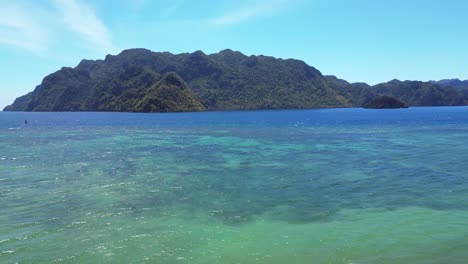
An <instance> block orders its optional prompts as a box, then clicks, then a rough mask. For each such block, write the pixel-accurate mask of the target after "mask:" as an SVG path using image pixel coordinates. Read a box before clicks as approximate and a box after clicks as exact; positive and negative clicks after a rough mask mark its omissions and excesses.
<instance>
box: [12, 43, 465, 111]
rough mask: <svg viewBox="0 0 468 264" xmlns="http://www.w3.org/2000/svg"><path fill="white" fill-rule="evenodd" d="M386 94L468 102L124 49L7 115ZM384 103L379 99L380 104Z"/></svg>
mask: <svg viewBox="0 0 468 264" xmlns="http://www.w3.org/2000/svg"><path fill="white" fill-rule="evenodd" d="M383 95H386V96H390V97H391V98H394V99H396V100H398V101H401V103H403V104H404V105H405V106H459V105H467V104H468V81H460V80H457V79H454V80H442V81H431V82H420V81H399V80H393V81H390V82H387V83H382V84H378V85H375V86H370V85H368V84H366V83H349V82H347V81H345V80H342V79H339V78H337V77H335V76H326V75H322V73H321V72H320V71H319V70H317V69H315V68H314V67H311V66H309V65H307V64H306V63H305V62H303V61H300V60H295V59H286V60H285V59H277V58H273V57H268V56H262V55H260V56H253V55H252V56H246V55H244V54H242V53H240V52H237V51H232V50H229V49H227V50H223V51H221V52H219V53H216V54H211V55H206V54H205V53H203V52H202V51H197V52H194V53H184V54H177V55H174V54H171V53H168V52H163V53H160V52H152V51H149V50H146V49H130V50H125V51H123V52H122V53H120V54H119V55H116V56H112V55H108V56H106V58H105V59H104V60H96V61H92V60H83V61H81V62H80V63H79V65H78V66H76V67H75V68H68V67H64V68H62V69H60V70H59V71H57V72H55V73H52V74H50V75H48V76H46V77H45V78H44V80H43V81H42V83H41V84H40V85H38V86H37V87H36V88H35V89H34V91H33V92H31V93H29V94H27V95H24V96H22V97H19V98H17V99H16V100H15V102H14V103H13V104H12V105H10V106H7V107H6V108H5V109H4V111H116V112H187V111H205V110H254V109H305V108H329V107H363V106H369V103H370V102H373V101H374V100H375V99H377V100H379V99H378V98H381V96H383ZM380 100H381V99H380Z"/></svg>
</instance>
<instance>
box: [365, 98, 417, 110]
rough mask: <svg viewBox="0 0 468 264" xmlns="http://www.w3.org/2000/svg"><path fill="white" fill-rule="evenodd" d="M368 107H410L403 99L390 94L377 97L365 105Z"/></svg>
mask: <svg viewBox="0 0 468 264" xmlns="http://www.w3.org/2000/svg"><path fill="white" fill-rule="evenodd" d="M364 108H367V109H394V108H408V106H407V105H406V104H405V103H403V102H402V101H400V100H398V99H395V98H393V97H391V96H388V95H383V96H380V97H377V98H375V99H374V100H372V101H370V102H369V103H367V104H365V105H364Z"/></svg>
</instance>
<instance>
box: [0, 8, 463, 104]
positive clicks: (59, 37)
mask: <svg viewBox="0 0 468 264" xmlns="http://www.w3.org/2000/svg"><path fill="white" fill-rule="evenodd" d="M467 11H468V1H464V0H444V1H442V0H405V1H403V0H387V1H377V0H310V1H306V0H268V1H267V0H237V1H221V0H218V1H203V0H198V1H189V0H154V1H151V0H114V1H113V0H101V1H96V0H94V1H91V0H29V1H27V0H15V1H11V0H0V108H3V107H4V106H5V105H7V104H9V103H11V102H12V101H13V100H14V98H16V97H18V96H20V95H23V94H25V93H27V92H29V91H32V90H33V89H34V87H35V86H36V85H37V84H39V83H40V82H41V81H42V79H43V77H45V76H46V75H47V74H50V73H52V72H55V71H57V70H58V69H60V68H61V67H62V66H72V67H74V66H76V65H77V64H78V63H79V61H80V60H81V59H83V58H86V59H99V58H104V56H105V55H106V54H109V53H110V54H117V53H119V52H120V51H121V50H123V49H127V48H135V47H142V48H147V49H151V50H153V51H170V52H173V53H181V52H193V51H196V50H203V51H204V52H205V53H215V52H218V51H220V50H222V49H225V48H230V49H233V50H239V51H241V52H243V53H245V54H248V55H250V54H256V55H258V54H264V55H271V56H275V57H281V58H296V59H301V60H304V61H306V62H307V63H308V64H309V65H312V66H314V67H316V68H317V69H319V70H320V71H321V72H322V73H323V74H332V75H336V76H338V77H340V78H343V79H346V80H348V81H351V82H357V81H363V82H368V83H370V84H375V83H379V82H385V81H389V80H391V79H394V78H397V79H404V80H407V79H409V80H432V79H443V78H460V79H468V48H467V47H468V15H467V14H468V13H467Z"/></svg>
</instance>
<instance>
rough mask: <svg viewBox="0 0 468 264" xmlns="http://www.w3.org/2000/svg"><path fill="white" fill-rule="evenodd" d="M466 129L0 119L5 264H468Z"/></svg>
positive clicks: (342, 120)
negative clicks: (27, 122)
mask: <svg viewBox="0 0 468 264" xmlns="http://www.w3.org/2000/svg"><path fill="white" fill-rule="evenodd" d="M25 119H27V120H28V121H29V124H28V125H24V120H25ZM467 132H468V108H466V107H455V108H450V107H442V108H410V109H401V110H363V109H327V110H307V111H258V112H211V113H182V114H130V113H0V262H1V263H290V264H295V263H304V264H305V263H392V264H393V263H466V260H467V259H468V250H467V249H468V224H467V219H468V176H467V174H466V171H468V155H467V154H466V153H467V152H468V144H467V142H468V141H467V137H468V136H467V135H468V134H467Z"/></svg>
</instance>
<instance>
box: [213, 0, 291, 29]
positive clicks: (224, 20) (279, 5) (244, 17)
mask: <svg viewBox="0 0 468 264" xmlns="http://www.w3.org/2000/svg"><path fill="white" fill-rule="evenodd" d="M288 2H291V1H287V0H270V1H265V0H261V1H252V2H249V5H245V6H243V7H241V8H239V9H237V10H232V11H229V12H226V13H224V14H222V15H220V16H218V17H215V18H213V19H211V20H210V23H211V24H213V25H218V26H224V25H233V24H239V23H243V22H246V21H248V20H252V19H255V18H257V17H261V16H265V15H269V14H274V13H278V12H280V11H282V10H284V9H286V8H287V7H288V5H287V4H288Z"/></svg>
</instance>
